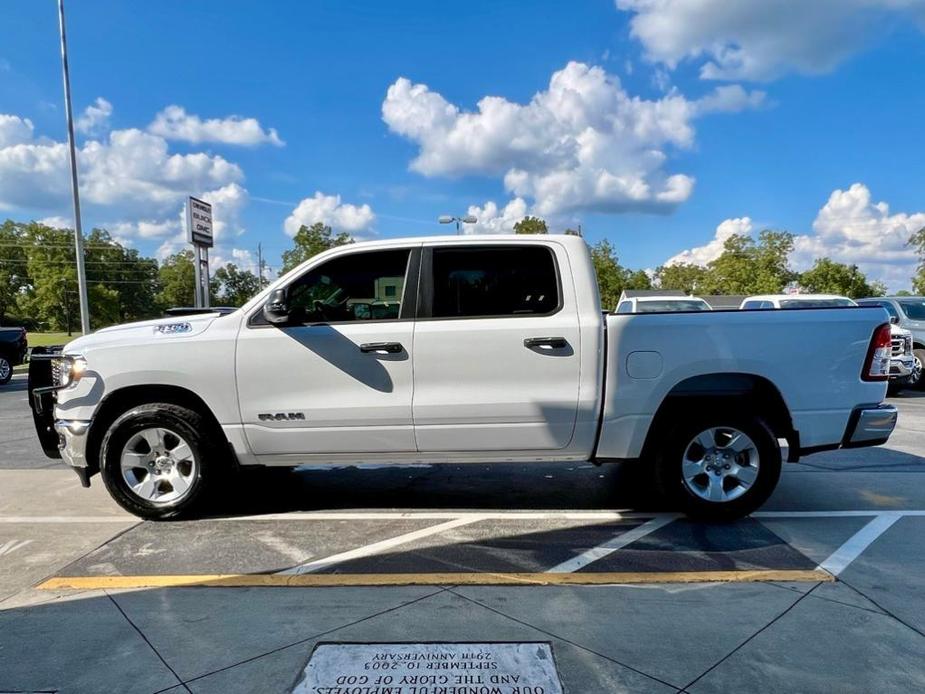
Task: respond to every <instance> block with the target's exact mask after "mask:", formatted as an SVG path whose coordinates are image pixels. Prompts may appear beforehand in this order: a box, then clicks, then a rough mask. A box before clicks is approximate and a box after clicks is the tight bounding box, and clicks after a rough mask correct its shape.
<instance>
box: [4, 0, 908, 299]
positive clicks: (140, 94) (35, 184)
mask: <svg viewBox="0 0 925 694" xmlns="http://www.w3.org/2000/svg"><path fill="white" fill-rule="evenodd" d="M734 5H735V9H730V4H729V3H727V2H724V1H723V0H706V1H704V2H697V3H695V2H694V0H665V2H661V3H651V2H648V1H647V0H617V2H613V0H593V1H592V0H588V1H585V2H580V3H563V2H533V3H529V4H525V3H499V2H496V1H495V2H481V1H472V0H470V1H469V2H465V3H452V2H446V3H434V2H392V3H383V2H373V1H367V2H351V3H346V2H333V1H332V2H314V1H310V2H299V3H294V2H293V3H285V4H284V3H273V4H270V3H255V2H247V3H245V2H233V1H228V0H223V1H222V2H211V1H204V0H200V1H199V2H196V3H189V2H179V1H159V2H156V3H124V2H103V1H102V0H100V1H95V0H82V1H81V2H75V1H74V0H71V2H70V3H69V4H68V6H67V10H68V34H69V48H70V61H71V74H72V90H73V96H74V108H75V111H76V112H77V113H78V114H83V113H84V110H85V109H86V108H87V107H89V106H92V105H93V104H94V103H96V100H97V99H98V98H102V99H103V100H105V102H100V103H98V104H97V105H98V107H99V110H98V111H96V112H95V113H96V116H95V118H90V119H87V118H86V114H84V115H85V121H84V122H85V126H86V127H84V128H83V132H81V133H80V134H79V136H78V141H79V144H80V145H81V147H82V150H83V153H82V155H81V175H82V178H83V181H85V183H84V184H83V186H84V187H86V191H85V193H84V196H85V207H86V212H85V217H84V226H85V227H87V228H89V227H90V226H94V225H100V226H106V227H107V228H109V229H110V230H111V231H113V233H115V234H116V235H117V236H118V237H119V238H120V239H122V240H124V241H125V242H126V243H131V244H133V245H136V246H138V247H139V248H141V249H142V250H143V251H144V252H146V253H150V254H156V253H159V254H161V255H163V254H164V253H167V252H170V251H173V250H177V249H179V248H182V247H183V243H182V239H181V238H180V234H181V232H182V229H181V228H180V226H179V225H180V213H181V210H182V204H183V203H182V200H183V198H184V196H185V195H186V194H194V195H198V196H202V195H206V196H209V195H210V194H211V199H213V201H214V203H215V205H216V214H217V217H218V218H219V219H221V220H222V229H221V234H220V239H219V241H220V243H219V247H218V248H217V249H216V256H217V258H218V259H219V261H227V260H235V261H236V262H239V263H240V264H243V265H248V264H249V263H252V262H253V259H252V258H251V257H250V256H249V255H248V252H250V253H251V254H253V253H254V251H255V249H256V246H257V243H258V242H260V243H262V244H263V247H264V250H265V253H266V254H267V256H268V258H269V261H270V264H271V265H273V264H274V263H276V262H277V261H278V256H279V253H280V252H281V251H282V250H283V249H284V248H286V247H287V245H288V242H289V238H288V236H287V235H286V228H287V221H286V220H287V218H290V217H292V220H291V221H290V222H289V223H288V228H289V229H290V231H291V230H292V229H293V228H295V227H296V226H297V224H298V223H300V222H311V221H313V220H315V221H317V220H322V221H326V222H328V223H331V224H332V225H333V226H335V227H341V228H344V229H346V230H348V231H351V232H352V233H355V234H356V235H358V236H360V237H363V238H367V237H389V236H405V235H418V234H435V233H440V232H441V231H445V230H446V227H442V228H441V227H439V226H438V225H437V224H436V221H435V220H436V217H437V216H438V215H440V214H444V213H449V214H455V213H465V212H467V211H469V210H470V208H472V211H473V212H475V213H476V214H477V216H479V219H480V223H479V225H477V226H476V227H474V228H472V229H470V231H473V232H478V231H486V230H502V231H503V230H506V229H509V228H510V226H511V225H512V224H513V222H514V221H516V219H517V218H519V216H522V215H523V214H526V213H535V214H541V215H542V216H544V217H545V218H547V219H548V220H549V222H550V224H551V226H552V227H553V229H555V230H561V229H563V228H565V227H566V226H574V225H576V224H579V223H580V224H581V226H582V229H583V231H584V232H585V236H586V237H587V238H588V240H589V241H591V242H594V241H597V240H599V239H601V238H609V239H610V240H611V242H612V243H613V244H614V245H615V247H616V248H617V251H618V254H619V255H620V258H621V261H622V262H623V263H625V264H627V265H629V266H632V267H646V268H652V267H656V266H657V265H660V264H662V263H664V262H665V261H667V260H668V259H670V258H672V257H676V256H678V254H683V255H681V256H680V258H681V259H684V260H687V261H693V262H706V261H707V260H709V259H710V258H711V257H714V256H715V254H716V252H717V250H718V248H719V246H720V245H721V241H722V239H723V238H725V237H726V235H728V234H729V233H755V232H756V231H758V230H759V229H761V228H765V227H774V228H781V229H787V230H789V231H792V232H793V233H795V234H798V244H797V251H796V252H795V254H794V257H793V262H794V264H795V265H796V266H798V267H802V266H806V265H808V264H811V262H812V260H813V259H814V258H815V257H819V256H821V255H828V256H831V257H833V258H835V259H838V260H842V261H844V262H854V263H859V264H861V266H862V268H863V269H865V270H867V271H868V272H869V273H870V274H871V276H872V277H875V278H880V279H884V280H885V281H887V283H888V284H889V285H890V286H891V288H894V289H899V288H902V287H906V286H908V284H909V281H908V277H909V276H910V275H911V272H912V269H913V267H914V265H915V257H914V255H913V254H912V253H911V251H910V250H909V249H907V248H905V246H904V242H905V239H906V238H907V237H908V235H909V233H911V231H914V230H915V229H916V228H919V227H921V226H925V213H923V212H922V211H923V210H925V199H923V192H922V191H923V190H925V186H923V183H925V181H923V178H925V174H923V170H925V167H923V165H922V154H923V152H922V144H921V143H922V142H923V141H925V137H923V135H925V125H923V120H925V119H923V117H922V114H923V113H925V92H923V90H922V89H921V81H922V77H921V76H922V74H923V68H925V41H923V33H922V28H923V27H925V2H920V1H919V0H908V2H907V3H905V5H903V3H893V2H889V1H888V0H883V1H882V2H878V0H872V1H871V2H861V0H842V1H840V2H835V1H834V0H816V2H814V3H813V5H812V6H811V9H810V10H808V11H807V10H806V9H805V8H806V6H805V5H801V4H800V3H797V2H795V1H794V0H779V2H777V3H767V2H757V1H753V0H742V2H740V3H734ZM898 5H902V6H903V9H901V10H897V9H895V8H896V7H897V6H898ZM769 6H770V7H769ZM881 6H882V7H881ZM0 16H2V21H0V114H5V116H0V215H3V216H9V217H12V218H16V219H27V218H35V219H50V220H55V219H58V218H62V219H63V220H67V219H68V218H69V216H70V211H69V207H68V204H67V200H68V199H67V195H68V189H67V178H66V171H67V170H66V159H65V158H63V157H62V153H63V148H62V147H61V144H60V143H61V141H62V140H63V139H64V135H65V130H64V111H63V103H62V101H63V99H62V88H61V77H60V56H59V48H58V33H57V10H56V3H55V2H54V1H53V0H8V1H7V2H5V3H4V6H3V9H2V14H0ZM555 75H558V77H554V76H555ZM399 78H406V79H407V80H408V82H407V83H406V84H405V88H401V86H400V85H399V83H398V82H397V81H398V80H399ZM551 80H555V84H556V86H555V87H551V86H550V82H551ZM423 85H426V88H425V87H424V86H423ZM393 86H394V87H395V89H394V90H393V92H389V93H390V94H391V96H390V97H387V92H388V90H389V89H390V87H393ZM718 89H719V90H720V91H717V90H718ZM535 95H539V96H536V97H535ZM487 96H491V97H497V99H495V100H494V102H493V103H494V106H495V108H494V109H491V108H488V106H487V105H485V104H484V102H483V108H482V110H480V106H479V103H480V100H482V99H483V98H484V97H487ZM531 100H532V101H531ZM170 106H174V107H179V109H175V110H174V111H173V112H171V113H172V115H169V116H164V114H165V109H167V108H168V107H170ZM384 106H387V108H386V109H385V112H384ZM384 113H385V114H386V115H385V116H384ZM158 114H162V116H161V118H160V119H158ZM90 115H93V114H92V113H91V114H90ZM233 116H236V117H237V118H236V119H235V118H232V117H233ZM4 118H5V120H3V119H4ZM241 119H256V121H257V122H256V123H254V122H245V121H242V120H241ZM27 120H28V124H26V121H27ZM158 120H160V125H158V124H157V121H158ZM271 129H272V131H271ZM274 131H275V133H276V135H273V134H272V133H273V132H274ZM414 162H417V163H414ZM316 193H320V195H316ZM305 199H308V201H307V202H306V203H303V204H302V205H301V206H300V205H299V203H300V201H303V200H305ZM512 201H513V202H512ZM489 202H491V203H494V205H489V204H488V203H489ZM505 208H507V214H504V211H505ZM58 221H61V219H58ZM711 241H713V244H712V245H710V242H711Z"/></svg>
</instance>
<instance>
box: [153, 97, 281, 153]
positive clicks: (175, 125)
mask: <svg viewBox="0 0 925 694" xmlns="http://www.w3.org/2000/svg"><path fill="white" fill-rule="evenodd" d="M148 131H149V132H151V133H154V134H155V135H160V136H161V137H163V138H166V139H168V140H183V141H186V142H192V143H194V144H198V143H200V142H221V143H223V144H229V145H247V146H256V145H262V144H271V145H275V146H277V147H282V146H283V145H284V144H285V143H284V142H283V141H282V140H281V139H280V137H279V134H278V133H277V132H276V129H275V128H269V129H266V130H264V129H263V127H262V126H261V125H260V121H258V120H257V119H256V118H242V117H241V116H228V117H227V118H208V119H206V120H203V119H202V118H200V117H199V116H197V115H195V114H192V113H187V112H186V109H184V108H183V107H182V106H176V105H172V106H168V107H167V108H165V109H164V110H163V111H161V112H160V113H158V114H157V116H155V118H154V121H153V122H152V123H151V125H149V126H148Z"/></svg>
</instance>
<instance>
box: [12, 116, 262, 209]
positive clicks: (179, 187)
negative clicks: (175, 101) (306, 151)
mask: <svg viewBox="0 0 925 694" xmlns="http://www.w3.org/2000/svg"><path fill="white" fill-rule="evenodd" d="M2 118H3V116H0V119H2ZM12 118H14V119H15V118H16V117H15V116H13V117H12ZM20 120H21V123H19V124H16V123H14V125H13V126H12V127H10V126H9V123H10V121H9V117H7V120H6V121H2V122H6V123H7V124H8V125H7V127H6V131H7V133H8V132H9V131H12V130H15V132H16V133H18V135H14V137H18V141H17V140H16V139H14V141H13V142H12V144H7V145H5V146H0V206H3V207H7V208H23V209H26V210H54V211H57V210H59V209H61V208H62V207H63V206H64V205H65V204H67V201H68V199H69V196H70V180H69V176H68V171H69V169H68V158H67V146H66V145H65V144H64V143H63V142H55V141H52V140H47V139H44V138H43V139H39V140H35V139H31V140H26V141H23V137H24V134H25V130H24V128H23V126H22V123H25V124H26V126H27V128H26V129H28V130H29V131H30V133H29V134H31V123H29V122H28V121H27V120H22V119H20ZM7 137H8V134H7ZM77 159H78V167H79V171H80V190H81V201H82V202H84V203H85V204H86V205H87V206H88V207H90V208H93V207H94V206H97V207H102V208H106V210H107V211H108V212H109V213H110V214H111V213H113V212H114V213H116V214H117V215H118V216H131V217H133V218H136V219H137V218H147V217H150V216H152V215H156V214H158V213H165V212H167V211H169V210H170V209H172V208H175V207H176V206H177V205H178V204H179V203H180V202H181V201H182V200H183V199H184V198H185V196H186V195H188V194H197V193H201V192H202V191H205V190H214V189H216V188H220V187H222V186H225V185H228V184H229V183H236V182H239V181H240V180H242V179H243V177H244V174H243V172H242V171H241V169H240V168H239V167H238V166H237V165H236V164H232V163H230V162H228V161H227V160H225V159H224V158H222V157H220V156H216V155H209V154H205V153H202V152H195V153H190V154H171V153H170V152H169V150H168V146H167V142H166V141H165V140H164V139H163V138H162V137H159V136H157V135H152V134H150V133H145V132H142V131H141V130H136V129H128V130H114V131H112V132H111V133H109V136H108V138H106V139H103V140H88V141H87V142H85V143H84V144H83V146H82V147H80V148H79V150H78V154H77Z"/></svg>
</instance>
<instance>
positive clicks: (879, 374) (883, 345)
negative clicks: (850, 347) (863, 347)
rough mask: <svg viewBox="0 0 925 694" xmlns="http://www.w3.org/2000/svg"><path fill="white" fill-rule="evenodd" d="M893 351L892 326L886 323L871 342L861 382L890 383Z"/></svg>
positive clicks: (875, 332) (875, 333) (876, 331)
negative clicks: (891, 354)
mask: <svg viewBox="0 0 925 694" xmlns="http://www.w3.org/2000/svg"><path fill="white" fill-rule="evenodd" d="M891 351H892V339H891V335H890V324H889V323H884V324H883V325H881V326H880V327H878V328H877V329H876V330H875V331H874V336H873V337H872V338H871V340H870V347H869V348H868V350H867V360H866V361H865V362H864V370H863V371H861V380H864V381H888V380H889V378H890V353H891Z"/></svg>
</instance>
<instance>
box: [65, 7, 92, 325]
mask: <svg viewBox="0 0 925 694" xmlns="http://www.w3.org/2000/svg"><path fill="white" fill-rule="evenodd" d="M58 26H59V27H60V29H61V71H62V73H63V77H64V111H65V114H66V115H67V148H68V153H69V155H70V160H71V194H72V195H73V196H74V255H75V256H76V258H77V293H78V295H79V297H80V329H81V330H82V331H83V334H84V335H89V334H90V300H89V299H88V297H87V274H86V271H85V269H84V237H83V229H81V226H80V193H79V191H78V186H77V154H76V152H75V151H74V116H73V113H72V112H71V78H70V74H69V73H68V69H67V34H66V32H65V31H64V0H58ZM68 320H70V319H68ZM68 330H69V332H68V334H70V325H68Z"/></svg>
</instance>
